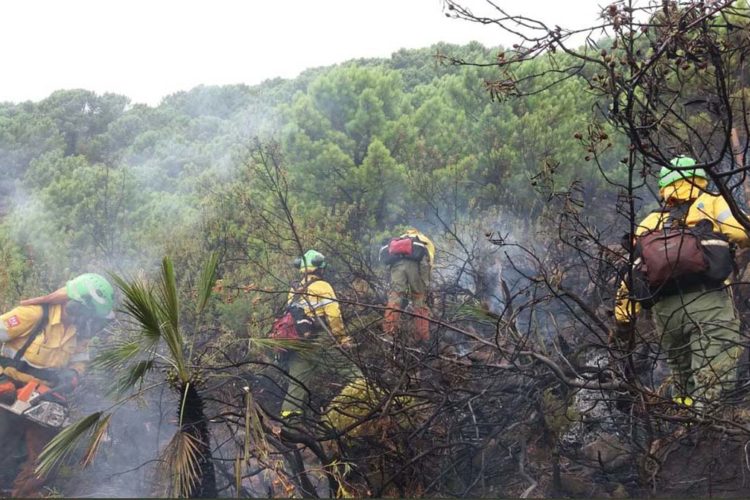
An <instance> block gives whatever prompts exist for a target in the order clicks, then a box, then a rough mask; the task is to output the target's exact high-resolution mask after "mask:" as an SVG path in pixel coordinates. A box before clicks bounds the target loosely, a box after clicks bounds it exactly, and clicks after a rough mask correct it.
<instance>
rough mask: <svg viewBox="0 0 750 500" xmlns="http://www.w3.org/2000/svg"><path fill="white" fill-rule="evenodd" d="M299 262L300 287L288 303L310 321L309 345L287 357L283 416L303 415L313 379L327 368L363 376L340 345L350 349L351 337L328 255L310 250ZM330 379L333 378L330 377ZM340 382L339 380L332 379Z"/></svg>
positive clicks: (295, 290) (291, 292) (294, 291)
mask: <svg viewBox="0 0 750 500" xmlns="http://www.w3.org/2000/svg"><path fill="white" fill-rule="evenodd" d="M296 263H297V264H298V266H299V271H300V273H301V274H302V279H301V281H300V283H299V285H298V286H296V287H294V288H293V289H292V290H291V291H290V292H289V297H288V300H287V306H288V307H290V306H298V307H300V308H301V309H302V311H303V312H304V316H305V317H306V318H309V319H310V320H311V321H310V323H311V327H310V332H309V333H306V334H305V335H304V339H303V340H305V341H306V342H308V344H307V345H306V346H304V347H303V348H302V349H298V350H292V351H290V353H289V358H288V371H289V376H290V380H289V387H288V389H287V394H286V397H285V398H284V402H283V403H282V406H281V416H282V417H284V418H288V417H290V416H293V415H304V414H305V413H306V412H307V410H308V409H309V408H310V407H311V405H310V402H311V395H312V394H311V386H310V384H311V382H313V381H314V380H317V379H318V376H319V375H320V374H321V373H323V372H324V371H326V370H328V371H331V370H333V371H335V372H337V373H338V374H339V375H348V374H351V375H353V376H357V375H358V376H361V374H359V370H358V369H357V368H356V366H354V365H353V364H352V363H351V362H350V360H349V359H347V358H346V357H345V356H343V354H342V353H341V351H340V350H339V349H338V348H337V347H342V348H348V347H350V346H351V344H352V341H351V338H350V337H349V336H348V335H347V334H346V331H345V329H344V322H343V319H342V317H341V309H340V307H339V303H338V301H337V299H336V293H335V292H334V291H333V287H332V286H331V284H330V283H329V282H328V281H326V280H325V272H326V269H327V268H328V263H327V261H326V259H325V256H323V254H321V253H320V252H317V251H315V250H308V251H307V252H306V253H305V254H304V255H303V256H302V257H301V258H300V259H297V261H296ZM329 378H331V377H329ZM332 383H334V384H339V385H341V387H342V388H343V386H344V384H340V379H335V380H332Z"/></svg>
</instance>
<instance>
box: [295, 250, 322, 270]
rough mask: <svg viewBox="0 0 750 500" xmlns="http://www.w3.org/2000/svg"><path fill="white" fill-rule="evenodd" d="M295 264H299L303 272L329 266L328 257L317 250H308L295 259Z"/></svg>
mask: <svg viewBox="0 0 750 500" xmlns="http://www.w3.org/2000/svg"><path fill="white" fill-rule="evenodd" d="M294 265H295V266H299V270H300V272H302V273H309V272H312V271H316V270H318V269H325V268H326V267H327V266H328V263H327V262H326V257H325V255H323V254H322V253H320V252H318V251H316V250H308V251H307V252H305V255H303V256H302V257H298V258H296V259H294Z"/></svg>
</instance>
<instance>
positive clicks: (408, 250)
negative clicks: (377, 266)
mask: <svg viewBox="0 0 750 500" xmlns="http://www.w3.org/2000/svg"><path fill="white" fill-rule="evenodd" d="M380 253H381V259H382V260H383V261H384V262H385V263H386V264H387V265H391V264H393V263H395V262H398V261H399V260H402V259H404V260H412V261H415V262H419V261H421V260H422V259H423V258H424V257H425V256H426V255H427V247H426V246H425V244H424V243H422V242H421V241H420V240H419V238H417V237H416V236H399V237H398V238H391V240H390V241H389V242H388V244H387V245H385V246H384V247H383V248H381V249H380Z"/></svg>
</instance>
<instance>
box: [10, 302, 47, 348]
mask: <svg viewBox="0 0 750 500" xmlns="http://www.w3.org/2000/svg"><path fill="white" fill-rule="evenodd" d="M48 318H49V304H42V317H41V319H40V320H39V322H38V323H37V324H36V326H35V327H34V329H33V330H32V331H31V333H29V338H27V339H26V342H24V343H23V345H22V346H21V348H20V349H19V350H18V351H16V355H15V356H13V361H21V358H23V355H24V354H26V351H27V350H28V348H29V347H30V346H31V343H32V342H34V340H35V339H36V338H37V337H38V336H39V334H40V333H42V332H43V331H44V328H45V327H46V326H47V320H48Z"/></svg>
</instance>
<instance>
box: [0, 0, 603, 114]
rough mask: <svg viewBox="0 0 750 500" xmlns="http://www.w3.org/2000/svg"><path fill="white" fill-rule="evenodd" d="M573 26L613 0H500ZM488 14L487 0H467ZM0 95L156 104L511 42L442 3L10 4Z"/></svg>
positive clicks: (107, 0)
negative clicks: (462, 46) (448, 45)
mask: <svg viewBox="0 0 750 500" xmlns="http://www.w3.org/2000/svg"><path fill="white" fill-rule="evenodd" d="M495 2H496V3H497V4H498V5H501V6H504V7H507V9H508V10H509V11H511V12H513V13H525V14H528V15H529V16H531V17H539V18H541V19H543V20H545V21H547V22H549V23H551V24H553V25H554V24H558V25H560V26H563V27H581V26H585V25H588V24H591V23H593V22H594V21H595V20H596V18H597V16H598V12H599V9H598V7H597V6H598V5H599V4H607V3H609V2H608V1H606V0H604V1H603V0H568V1H561V0H526V1H519V0H495ZM464 3H465V4H467V5H470V6H472V8H473V9H474V11H475V12H477V13H480V14H481V13H486V12H488V7H487V4H486V2H485V1H484V0H466V1H465V2H464ZM0 20H2V21H0V23H1V24H0V47H1V48H0V54H2V57H1V58H0V64H2V66H0V67H2V70H3V71H2V76H1V77H0V101H14V102H19V101H24V100H39V99H43V98H44V97H46V96H48V95H49V94H50V93H51V92H52V91H54V90H57V89H61V88H85V89H89V90H94V91H96V92H99V93H102V92H115V93H118V94H124V95H126V96H128V97H130V98H131V99H132V100H133V101H134V102H143V103H148V104H151V105H156V104H158V103H159V101H160V100H161V98H162V97H164V96H165V95H168V94H171V93H173V92H176V91H179V90H188V89H190V88H192V87H194V86H196V85H200V84H208V85H211V84H232V83H246V84H250V85H253V84H257V83H260V82H261V81H263V80H265V79H268V78H274V77H278V76H280V77H284V78H292V77H294V76H296V75H298V74H299V73H300V72H301V71H303V70H304V69H306V68H310V67H315V66H322V65H328V64H334V63H338V62H343V61H346V60H348V59H352V58H357V57H372V56H380V57H388V56H389V55H390V54H391V53H392V52H394V51H396V50H398V49H400V48H418V47H426V46H429V45H431V44H433V43H436V42H439V41H446V42H452V43H466V42H469V41H471V40H477V41H479V42H482V43H483V44H485V45H490V46H495V45H500V44H506V45H507V44H509V43H512V41H510V39H509V38H508V37H507V35H505V34H504V33H503V32H501V31H500V30H498V29H497V28H496V27H492V26H481V25H479V24H475V23H469V22H466V21H457V20H453V19H447V18H446V17H445V15H444V13H443V4H442V1H441V0H263V1H261V0H211V1H203V0H201V1H198V0H126V1H123V0H0Z"/></svg>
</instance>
